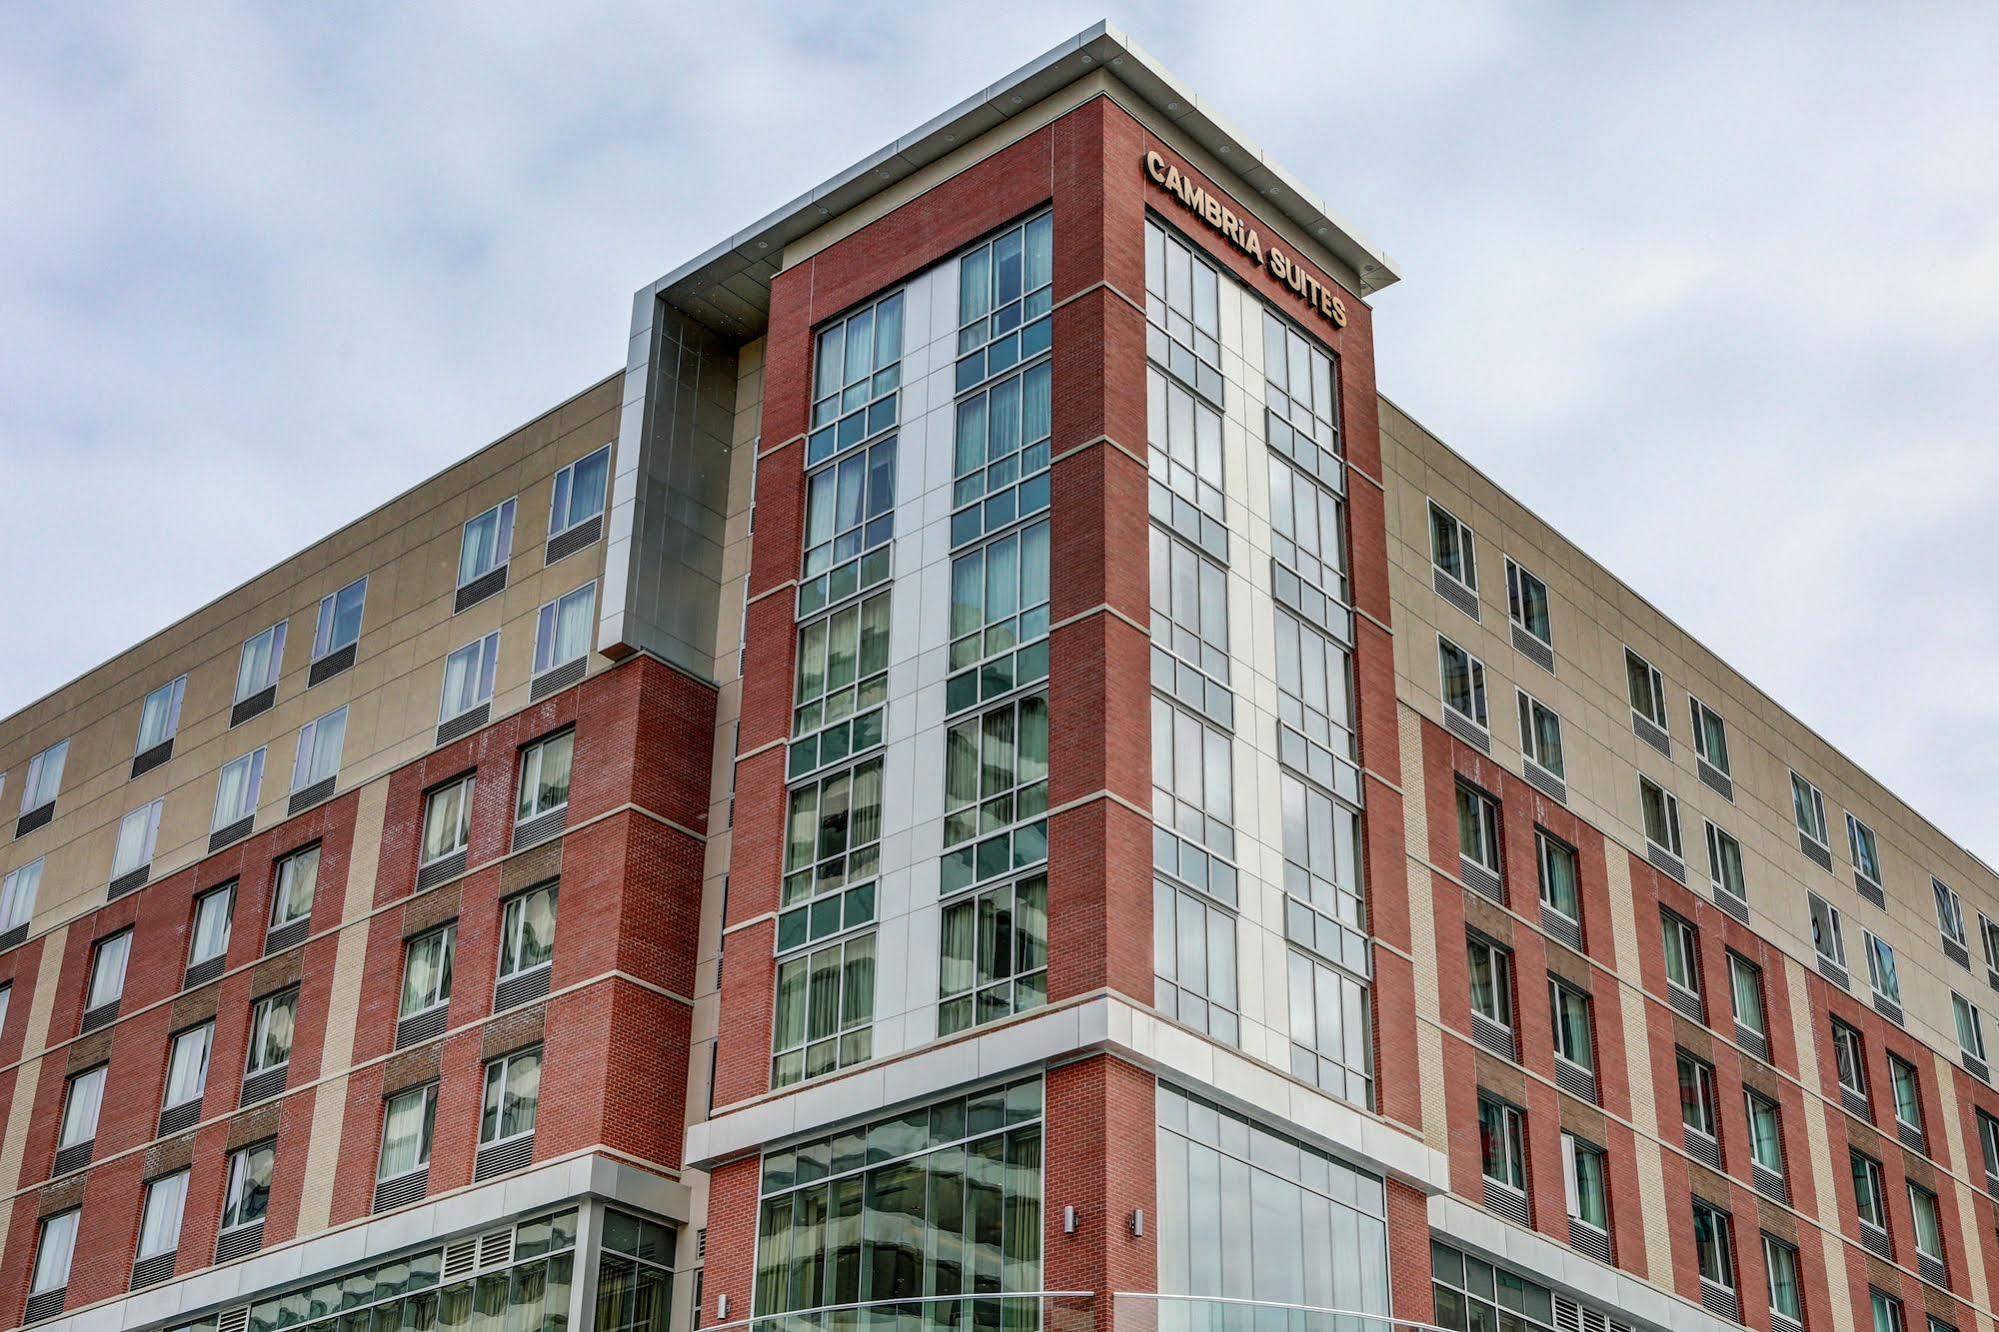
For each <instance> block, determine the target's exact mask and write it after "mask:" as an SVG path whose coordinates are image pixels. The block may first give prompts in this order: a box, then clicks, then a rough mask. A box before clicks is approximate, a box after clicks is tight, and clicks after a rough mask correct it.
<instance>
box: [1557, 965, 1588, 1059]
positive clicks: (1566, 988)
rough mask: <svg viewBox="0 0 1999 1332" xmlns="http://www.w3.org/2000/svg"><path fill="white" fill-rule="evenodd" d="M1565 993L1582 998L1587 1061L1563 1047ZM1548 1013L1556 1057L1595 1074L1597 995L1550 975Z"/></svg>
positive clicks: (1584, 1052)
mask: <svg viewBox="0 0 1999 1332" xmlns="http://www.w3.org/2000/svg"><path fill="white" fill-rule="evenodd" d="M1563 993H1567V994H1569V995H1572V996H1574V997H1575V998H1577V999H1580V1000H1582V1005H1583V1043H1584V1046H1585V1049H1584V1050H1583V1052H1582V1053H1583V1054H1585V1055H1586V1056H1588V1062H1587V1063H1585V1062H1583V1061H1581V1060H1578V1059H1577V1058H1575V1057H1574V1056H1573V1055H1571V1054H1569V1053H1568V1051H1566V1050H1564V1049H1562V1022H1561V1011H1562V1000H1561V996H1562V994H1563ZM1548 1014H1549V1028H1550V1030H1551V1031H1552V1033H1553V1043H1554V1047H1555V1058H1557V1059H1559V1060H1561V1061H1562V1062H1563V1063H1565V1064H1567V1065H1569V1067H1571V1068H1579V1069H1581V1070H1582V1071H1583V1072H1585V1073H1589V1074H1594V1073H1595V1072H1596V998H1595V996H1594V995H1592V994H1591V993H1590V992H1589V991H1588V990H1585V989H1582V988H1580V987H1578V986H1575V985H1571V984H1569V983H1568V982H1567V981H1565V980H1563V979H1561V978H1560V977H1558V976H1554V975H1550V976H1549V977H1548Z"/></svg>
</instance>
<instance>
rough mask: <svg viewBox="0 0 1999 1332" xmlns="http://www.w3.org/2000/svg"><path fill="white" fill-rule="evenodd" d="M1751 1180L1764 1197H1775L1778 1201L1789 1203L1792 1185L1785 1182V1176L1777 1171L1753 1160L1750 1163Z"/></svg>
mask: <svg viewBox="0 0 1999 1332" xmlns="http://www.w3.org/2000/svg"><path fill="white" fill-rule="evenodd" d="M1749 1182H1750V1183H1751V1184H1753V1185H1755V1186H1756V1191H1757V1192H1758V1193H1760V1194H1762V1195H1763V1196H1764V1197H1766V1198H1775V1199H1776V1200H1777V1201H1778V1202H1780V1203H1784V1204H1786V1205H1789V1203H1790V1201H1791V1186H1790V1185H1789V1184H1787V1183H1785V1182H1784V1177H1783V1176H1782V1175H1780V1174H1778V1173H1777V1172H1776V1171H1774V1170H1770V1169H1768V1168H1766V1167H1764V1166H1760V1165H1757V1164H1756V1163H1755V1162H1754V1161H1752V1162H1750V1163H1749Z"/></svg>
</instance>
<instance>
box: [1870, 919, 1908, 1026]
mask: <svg viewBox="0 0 1999 1332" xmlns="http://www.w3.org/2000/svg"><path fill="white" fill-rule="evenodd" d="M1860 938H1861V941H1862V942H1861V948H1862V951H1863V952H1865V953H1866V955H1867V984H1868V985H1869V986H1870V987H1871V988H1872V989H1873V991H1874V996H1875V997H1876V998H1877V999H1883V1000H1886V1001H1887V1002H1889V1003H1891V1004H1894V1005H1895V1006H1896V1007H1897V1008H1899V1007H1901V1005H1902V976H1901V972H1900V970H1899V969H1898V968H1897V966H1896V963H1895V946H1894V945H1893V944H1891V943H1889V942H1888V941H1887V940H1886V939H1884V938H1882V937H1881V936H1880V935H1878V934H1876V933H1875V932H1874V931H1873V930H1870V929H1867V928H1866V927H1864V926H1863V927H1862V928H1861V931H1860Z"/></svg>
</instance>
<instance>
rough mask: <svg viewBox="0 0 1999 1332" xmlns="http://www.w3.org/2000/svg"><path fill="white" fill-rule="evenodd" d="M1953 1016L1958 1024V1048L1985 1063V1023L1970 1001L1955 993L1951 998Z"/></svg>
mask: <svg viewBox="0 0 1999 1332" xmlns="http://www.w3.org/2000/svg"><path fill="white" fill-rule="evenodd" d="M1950 1008H1951V1016H1952V1017H1953V1018H1954V1019H1955V1020H1956V1022H1957V1048H1958V1049H1959V1050H1960V1051H1961V1052H1963V1053H1964V1054H1965V1055H1967V1056H1969V1057H1970V1058H1972V1059H1976V1060H1977V1061H1978V1062H1979V1063H1981V1064H1982V1063H1984V1062H1985V1023H1984V1020H1983V1018H1982V1017H1981V1016H1980V1014H1979V1012H1978V1010H1977V1009H1976V1008H1974V1007H1973V1006H1972V1004H1971V1001H1970V1000H1969V999H1966V998H1965V997H1964V996H1963V995H1961V994H1957V993H1955V992H1953V993H1952V994H1951V996H1950Z"/></svg>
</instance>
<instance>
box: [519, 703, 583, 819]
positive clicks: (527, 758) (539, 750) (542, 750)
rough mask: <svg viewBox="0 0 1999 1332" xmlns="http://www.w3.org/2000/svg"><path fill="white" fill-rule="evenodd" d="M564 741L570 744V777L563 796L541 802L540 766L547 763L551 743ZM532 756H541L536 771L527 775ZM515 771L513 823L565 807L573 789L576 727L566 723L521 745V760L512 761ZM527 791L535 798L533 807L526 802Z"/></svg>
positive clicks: (537, 757) (564, 786)
mask: <svg viewBox="0 0 1999 1332" xmlns="http://www.w3.org/2000/svg"><path fill="white" fill-rule="evenodd" d="M565 741H566V742H567V743H568V745H569V780H568V781H567V782H565V783H564V784H563V788H562V799H561V800H560V801H558V802H557V803H555V804H551V805H547V806H543V805H542V804H541V803H540V788H541V776H540V773H541V768H542V767H543V766H546V760H545V758H544V756H545V755H546V754H547V753H548V751H549V747H550V746H551V745H556V744H560V743H563V742H565ZM535 760H542V762H539V763H535V773H534V776H533V777H532V778H530V776H529V773H528V766H529V764H530V763H531V762H534V761H535ZM514 775H515V777H516V779H517V780H518V783H519V785H518V787H517V788H516V790H515V792H514V826H515V827H519V826H520V825H521V824H523V823H527V822H529V821H531V820H534V819H538V818H541V817H542V816H543V815H545V814H553V813H555V811H557V810H559V809H568V808H569V797H570V795H571V794H572V793H573V790H574V787H575V783H576V728H575V727H574V726H566V727H564V728H563V729H561V730H559V731H555V732H552V733H551V734H548V735H543V736H538V737H536V738H535V739H533V740H530V741H529V742H528V743H527V744H524V745H522V746H521V756H520V760H519V761H518V762H516V763H515V764H514ZM530 791H532V792H533V793H534V796H535V802H534V804H533V806H532V807H529V806H528V805H527V804H526V803H525V802H526V801H527V800H528V796H529V792H530Z"/></svg>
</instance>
